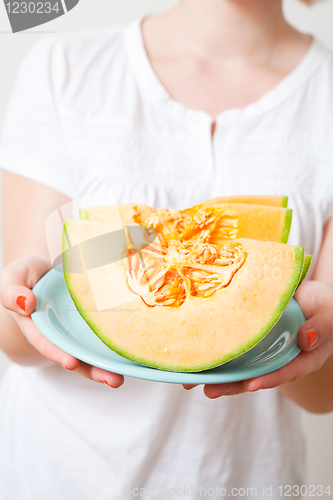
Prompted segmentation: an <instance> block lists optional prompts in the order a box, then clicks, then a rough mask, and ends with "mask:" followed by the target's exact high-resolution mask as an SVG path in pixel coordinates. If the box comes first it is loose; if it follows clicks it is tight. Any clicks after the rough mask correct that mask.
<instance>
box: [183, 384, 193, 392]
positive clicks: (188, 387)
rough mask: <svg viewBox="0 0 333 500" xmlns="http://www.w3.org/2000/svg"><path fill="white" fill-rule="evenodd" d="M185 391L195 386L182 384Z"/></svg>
mask: <svg viewBox="0 0 333 500" xmlns="http://www.w3.org/2000/svg"><path fill="white" fill-rule="evenodd" d="M183 387H184V389H185V391H190V390H191V389H193V388H194V387H195V385H183Z"/></svg>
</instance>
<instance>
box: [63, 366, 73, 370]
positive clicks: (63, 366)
mask: <svg viewBox="0 0 333 500" xmlns="http://www.w3.org/2000/svg"><path fill="white" fill-rule="evenodd" d="M62 366H63V367H64V368H66V370H69V371H71V370H72V369H71V368H67V366H65V365H62Z"/></svg>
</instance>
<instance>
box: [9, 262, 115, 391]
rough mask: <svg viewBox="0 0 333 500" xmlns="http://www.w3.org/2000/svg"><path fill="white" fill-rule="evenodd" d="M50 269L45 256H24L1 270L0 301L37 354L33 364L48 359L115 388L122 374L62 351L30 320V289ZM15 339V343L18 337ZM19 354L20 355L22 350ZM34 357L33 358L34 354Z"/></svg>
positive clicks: (32, 299)
mask: <svg viewBox="0 0 333 500" xmlns="http://www.w3.org/2000/svg"><path fill="white" fill-rule="evenodd" d="M50 269H51V264H50V262H48V261H47V260H45V259H41V258H38V257H24V258H21V259H18V260H15V261H14V262H12V263H11V264H9V265H8V266H7V267H5V268H4V269H3V270H2V272H1V273H0V301H1V303H2V305H3V307H4V309H5V310H6V312H7V313H8V314H9V315H10V316H11V318H12V319H13V320H14V321H15V323H16V324H17V325H18V327H19V329H20V330H21V332H22V334H23V335H24V337H25V338H26V339H27V341H28V342H29V344H30V345H31V346H32V347H33V348H34V349H35V350H36V351H37V353H39V354H40V356H37V358H39V361H36V364H42V363H43V361H44V360H45V362H47V360H49V361H52V362H54V363H57V364H60V365H62V366H63V367H64V368H66V369H67V370H72V371H76V372H78V373H80V374H81V375H83V376H84V377H86V378H89V379H91V380H93V381H95V382H103V383H105V384H106V385H109V386H111V387H114V388H116V387H120V386H121V385H122V384H123V382H124V377H123V376H122V375H119V374H117V373H112V372H109V371H106V370H103V369H101V368H98V367H96V366H92V365H89V364H87V363H84V362H83V361H80V360H79V359H77V358H75V357H73V356H71V355H70V354H67V353H66V352H64V351H62V350H61V349H59V348H58V347H57V346H55V345H54V344H52V342H50V341H49V340H48V339H47V338H46V337H44V335H43V334H42V333H41V332H40V331H39V330H38V328H37V327H36V325H35V324H34V322H33V321H32V319H31V316H30V315H31V313H32V312H33V311H34V310H35V308H36V304H37V299H36V297H35V295H34V294H33V292H32V288H33V287H34V285H35V284H36V283H37V281H38V280H39V279H40V278H41V277H42V276H43V275H44V274H45V273H47V271H49V270H50ZM9 334H10V332H9ZM15 342H16V343H17V338H16V339H15ZM25 344H26V343H25ZM26 345H27V344H26ZM23 350H24V346H23ZM26 350H27V349H26ZM27 351H28V350H27ZM5 352H6V350H5ZM37 353H36V354H37ZM20 354H21V356H22V353H20ZM29 355H30V356H31V349H29V352H27V356H29ZM9 357H10V356H9ZM33 357H34V358H36V356H33ZM43 357H44V360H43ZM25 364H29V363H25Z"/></svg>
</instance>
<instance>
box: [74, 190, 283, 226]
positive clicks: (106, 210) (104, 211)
mask: <svg viewBox="0 0 333 500" xmlns="http://www.w3.org/2000/svg"><path fill="white" fill-rule="evenodd" d="M221 203H244V204H247V205H266V206H271V207H282V208H287V206H288V197H287V196H275V195H269V196H258V195H252V196H219V197H218V198H213V199H211V200H207V201H205V202H203V203H200V204H199V205H197V206H198V207H202V206H210V205H212V204H221ZM135 207H139V208H138V210H139V211H140V212H144V211H146V217H148V216H149V215H150V213H152V212H153V209H152V208H150V207H148V205H135V204H133V203H124V204H121V205H105V206H100V207H89V208H81V209H80V210H79V212H80V219H86V220H107V218H105V217H104V216H109V217H112V218H119V217H120V218H121V219H122V220H124V221H126V220H127V221H130V220H132V219H133V215H134V213H135V211H136V208H135ZM95 217H97V219H96V218H95Z"/></svg>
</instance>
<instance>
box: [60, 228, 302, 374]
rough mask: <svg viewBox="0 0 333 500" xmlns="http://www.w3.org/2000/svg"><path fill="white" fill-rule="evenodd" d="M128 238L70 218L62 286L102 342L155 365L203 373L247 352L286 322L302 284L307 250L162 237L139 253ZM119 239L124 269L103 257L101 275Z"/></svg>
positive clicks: (237, 241) (273, 244)
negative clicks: (284, 318) (93, 260)
mask: <svg viewBox="0 0 333 500" xmlns="http://www.w3.org/2000/svg"><path fill="white" fill-rule="evenodd" d="M120 232H121V229H119V226H118V227H117V226H115V225H114V224H113V223H108V222H92V221H86V220H85V221H83V220H68V219H67V220H66V221H65V225H64V237H63V261H64V277H65V281H66V284H67V287H68V290H69V292H70V294H71V296H72V299H73V301H74V304H75V306H76V308H77V309H78V311H79V313H80V314H81V315H82V317H83V318H84V319H85V320H86V322H87V323H88V324H89V325H90V327H91V328H92V330H93V331H94V332H95V333H96V335H98V337H99V338H100V339H101V340H102V341H103V342H104V343H105V344H106V345H107V346H108V347H109V348H110V349H112V350H114V351H115V352H117V353H118V354H120V355H122V356H124V357H126V358H128V359H130V360H132V361H135V362H138V363H141V364H143V365H147V366H152V367H156V368H160V369H164V370H171V371H180V372H196V371H201V370H206V369H208V368H213V367H215V366H219V365H221V364H223V363H225V362H226V361H229V360H230V359H232V358H234V357H236V356H238V355H240V354H242V353H243V352H245V351H247V350H249V349H250V348H251V347H253V346H254V345H255V344H256V343H257V342H259V341H260V340H261V339H262V338H263V337H264V336H265V335H266V334H267V333H268V331H269V330H270V329H271V328H272V327H273V326H274V324H275V323H276V322H277V321H278V319H279V318H280V316H281V314H282V312H283V311H284V309H285V308H286V306H287V304H288V302H289V301H290V299H291V297H292V295H293V293H294V291H295V289H296V287H297V285H298V283H299V281H300V277H301V275H302V270H303V263H304V249H303V248H302V247H295V246H291V245H285V244H281V243H276V242H267V241H257V240H253V239H246V238H238V239H235V240H233V241H229V242H224V244H223V245H220V244H216V243H211V242H210V241H209V239H207V238H206V239H205V238H204V237H202V231H201V233H200V231H199V232H198V234H197V238H194V237H193V238H192V239H187V240H180V239H178V240H177V239H174V240H170V241H168V242H165V241H161V240H160V239H159V238H156V239H155V240H154V241H153V242H152V243H151V244H149V245H148V246H146V247H145V248H144V249H141V251H140V253H135V252H133V247H132V249H129V246H128V239H126V238H125V237H123V239H122V240H121V241H122V243H121V242H120V240H119V234H120ZM124 232H125V231H124ZM112 237H114V238H116V240H117V245H118V249H119V260H118V261H112V262H110V263H107V262H104V263H103V262H102V264H103V265H100V264H101V263H100V262H99V260H98V258H97V266H98V267H96V268H94V267H93V266H92V265H91V255H96V256H98V255H100V254H103V255H106V256H107V254H108V251H110V252H111V251H112V249H113V244H112ZM117 238H118V239H117ZM87 247H90V250H91V251H90V253H89V251H88V252H87ZM75 249H76V250H77V251H75ZM86 255H87V256H88V257H86Z"/></svg>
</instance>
